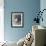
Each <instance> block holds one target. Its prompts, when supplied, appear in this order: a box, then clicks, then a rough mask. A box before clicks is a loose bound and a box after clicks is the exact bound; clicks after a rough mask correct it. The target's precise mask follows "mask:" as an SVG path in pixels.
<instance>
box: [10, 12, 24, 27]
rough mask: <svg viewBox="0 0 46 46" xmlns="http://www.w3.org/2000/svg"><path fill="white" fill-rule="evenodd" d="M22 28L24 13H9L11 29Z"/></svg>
mask: <svg viewBox="0 0 46 46" xmlns="http://www.w3.org/2000/svg"><path fill="white" fill-rule="evenodd" d="M23 26H24V12H11V27H23Z"/></svg>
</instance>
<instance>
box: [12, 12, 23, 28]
mask: <svg viewBox="0 0 46 46" xmlns="http://www.w3.org/2000/svg"><path fill="white" fill-rule="evenodd" d="M13 13H20V14H22V26H13V25H12V16H13V15H12V14H13ZM11 27H12V28H23V27H24V12H11Z"/></svg>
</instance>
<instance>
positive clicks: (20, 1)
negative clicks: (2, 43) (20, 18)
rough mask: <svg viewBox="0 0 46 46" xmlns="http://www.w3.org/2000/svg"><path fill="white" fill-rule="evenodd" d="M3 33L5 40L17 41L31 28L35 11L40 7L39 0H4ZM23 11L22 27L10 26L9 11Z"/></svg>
mask: <svg viewBox="0 0 46 46" xmlns="http://www.w3.org/2000/svg"><path fill="white" fill-rule="evenodd" d="M4 6H5V7H4V28H5V29H4V35H5V40H7V41H18V40H19V39H20V38H22V37H24V36H25V35H26V34H27V33H28V32H29V31H30V30H31V28H32V20H33V18H34V17H36V14H35V12H36V11H37V10H38V9H40V0H4ZM14 11H15V12H16V11H23V12H24V27H23V28H11V12H14Z"/></svg>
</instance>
